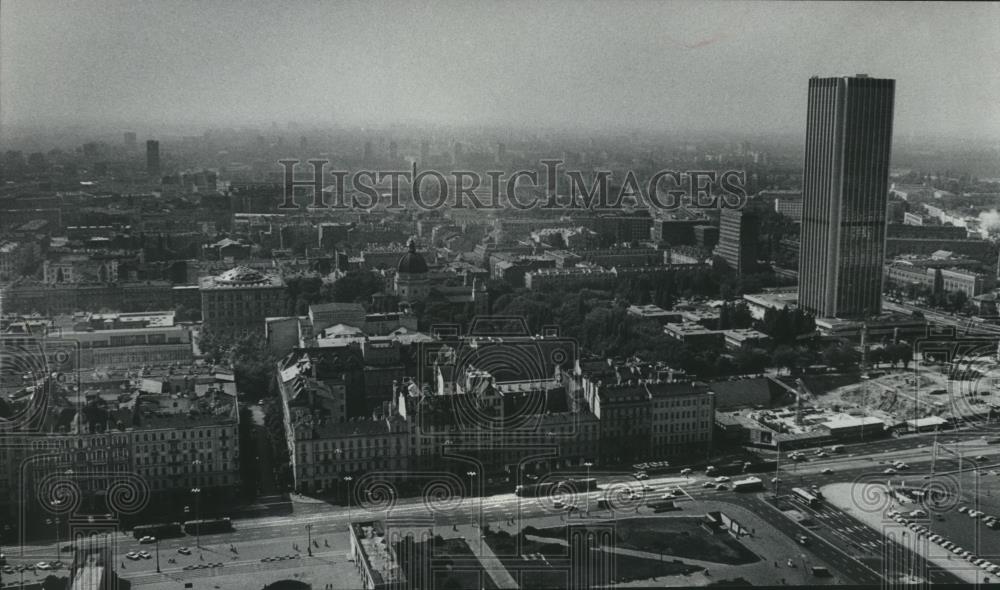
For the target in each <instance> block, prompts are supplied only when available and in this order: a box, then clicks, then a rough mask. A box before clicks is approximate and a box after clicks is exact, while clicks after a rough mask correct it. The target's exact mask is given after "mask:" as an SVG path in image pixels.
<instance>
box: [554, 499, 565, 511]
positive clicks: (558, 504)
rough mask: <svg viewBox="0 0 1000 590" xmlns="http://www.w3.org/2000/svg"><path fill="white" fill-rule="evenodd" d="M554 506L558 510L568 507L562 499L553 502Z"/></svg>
mask: <svg viewBox="0 0 1000 590" xmlns="http://www.w3.org/2000/svg"><path fill="white" fill-rule="evenodd" d="M552 507H553V508H555V509H556V510H562V509H563V508H565V507H566V504H564V503H563V501H562V500H556V501H555V502H553V503H552Z"/></svg>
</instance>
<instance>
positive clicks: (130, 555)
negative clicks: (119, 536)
mask: <svg viewBox="0 0 1000 590" xmlns="http://www.w3.org/2000/svg"><path fill="white" fill-rule="evenodd" d="M125 557H127V558H129V559H131V560H132V561H135V560H137V559H142V558H141V557H139V554H138V553H136V552H135V551H129V552H128V553H126V554H125Z"/></svg>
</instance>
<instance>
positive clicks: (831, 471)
mask: <svg viewBox="0 0 1000 590" xmlns="http://www.w3.org/2000/svg"><path fill="white" fill-rule="evenodd" d="M821 473H822V474H823V475H830V474H831V473H833V469H830V468H829V467H827V468H826V469H824V470H823V471H822V472H821Z"/></svg>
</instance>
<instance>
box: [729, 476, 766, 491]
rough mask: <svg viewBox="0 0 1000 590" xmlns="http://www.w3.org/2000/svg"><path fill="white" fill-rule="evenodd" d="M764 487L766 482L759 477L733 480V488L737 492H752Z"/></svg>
mask: <svg viewBox="0 0 1000 590" xmlns="http://www.w3.org/2000/svg"><path fill="white" fill-rule="evenodd" d="M761 489H764V482H763V481H762V480H761V479H760V478H759V477H748V478H746V479H741V480H737V481H734V482H733V490H735V491H737V492H752V491H756V490H761Z"/></svg>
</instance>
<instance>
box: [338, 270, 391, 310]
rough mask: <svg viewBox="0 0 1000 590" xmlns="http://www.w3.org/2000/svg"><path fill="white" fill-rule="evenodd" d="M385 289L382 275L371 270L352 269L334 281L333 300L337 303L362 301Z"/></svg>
mask: <svg viewBox="0 0 1000 590" xmlns="http://www.w3.org/2000/svg"><path fill="white" fill-rule="evenodd" d="M383 289H385V280H384V279H383V278H382V275H380V274H379V273H377V272H375V271H370V270H352V271H348V272H347V274H345V275H344V276H342V277H340V278H339V279H337V280H336V282H334V283H333V293H332V295H333V300H334V301H335V302H337V303H362V302H366V301H368V300H369V299H371V296H372V295H374V294H375V293H378V292H380V291H382V290H383Z"/></svg>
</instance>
